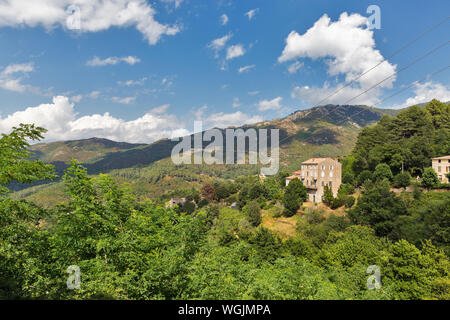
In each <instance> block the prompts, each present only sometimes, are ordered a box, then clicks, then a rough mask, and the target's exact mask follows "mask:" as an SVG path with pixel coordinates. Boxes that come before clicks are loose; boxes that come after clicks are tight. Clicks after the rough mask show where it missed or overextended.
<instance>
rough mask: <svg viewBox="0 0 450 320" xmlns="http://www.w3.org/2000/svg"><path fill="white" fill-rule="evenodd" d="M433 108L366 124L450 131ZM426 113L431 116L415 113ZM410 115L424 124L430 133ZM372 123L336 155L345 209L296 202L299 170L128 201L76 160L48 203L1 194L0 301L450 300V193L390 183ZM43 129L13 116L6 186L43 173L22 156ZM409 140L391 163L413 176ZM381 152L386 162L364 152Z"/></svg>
mask: <svg viewBox="0 0 450 320" xmlns="http://www.w3.org/2000/svg"><path fill="white" fill-rule="evenodd" d="M442 108H443V107H442V106H441V105H440V104H437V103H436V102H434V103H433V104H432V106H431V107H429V106H427V107H426V108H425V111H423V110H422V109H417V108H413V111H411V112H412V113H411V114H409V113H408V114H406V115H405V114H402V113H400V114H399V118H400V119H403V120H401V121H403V122H401V123H403V124H399V123H398V120H396V118H392V119H386V118H383V119H382V120H381V121H380V123H379V124H378V125H376V126H375V127H373V128H371V129H370V130H379V131H375V132H378V133H379V134H381V133H383V134H390V133H389V132H387V131H385V132H383V130H384V129H383V128H382V127H383V126H384V125H387V123H391V124H392V123H397V125H396V130H397V131H398V132H401V133H402V135H403V137H404V138H402V139H410V138H412V139H413V140H414V139H419V140H420V139H431V140H433V139H438V138H437V137H438V136H442V135H445V134H446V132H447V131H446V130H448V127H447V125H448V122H445V121H443V120H442V119H441V118H442ZM404 112H406V111H404ZM421 112H426V113H429V114H428V115H427V116H426V117H425V118H424V119H420V120H418V118H420V117H422V116H423V114H422V113H421ZM416 113H417V114H416ZM427 117H428V118H429V119H428V118H427ZM410 118H411V119H414V121H415V120H417V121H419V122H420V123H422V122H423V125H424V126H425V127H426V128H427V130H428V129H430V130H431V131H433V132H434V133H433V134H432V137H429V136H428V135H429V133H427V132H426V130H422V129H421V126H420V123H419V125H415V124H414V123H412V122H411V121H413V120H408V119H410ZM427 119H428V120H427ZM403 125H408V126H412V127H414V128H415V129H414V128H412V129H411V130H410V131H408V130H405V129H404V128H403ZM374 128H378V129H374ZM433 128H434V129H433ZM391 129H392V128H391ZM35 130H37V131H35ZM370 130H369V131H367V132H366V133H364V134H361V136H360V139H359V140H358V145H357V147H356V149H355V152H354V153H353V154H352V155H351V156H349V157H347V158H346V159H344V160H343V168H344V169H343V170H344V173H345V172H346V179H345V180H346V181H345V183H344V184H342V185H341V188H340V189H339V192H338V194H337V196H336V197H334V196H333V195H332V194H331V195H330V192H327V196H326V199H325V200H326V202H327V203H328V205H330V206H332V207H343V206H344V205H345V207H343V208H344V209H342V208H341V209H340V210H345V213H347V214H344V215H334V214H332V213H330V212H328V211H327V212H324V211H321V210H319V209H317V208H306V207H303V206H302V203H303V201H304V200H306V195H307V194H306V188H305V187H304V186H303V185H302V183H301V181H300V180H298V179H296V180H293V181H291V183H290V184H289V185H288V186H287V187H286V186H285V178H286V176H287V174H286V173H285V172H280V173H279V174H278V175H277V176H274V177H267V178H265V179H261V178H260V177H259V176H245V177H240V178H238V179H235V180H234V181H229V180H217V181H210V182H207V183H204V184H203V185H202V186H200V187H198V188H196V187H192V188H191V189H189V190H185V192H184V193H183V196H184V197H185V200H186V202H185V203H184V204H183V205H181V206H175V207H174V208H169V207H166V206H165V203H164V202H154V201H150V200H142V199H140V198H136V197H135V195H134V194H133V192H131V190H130V188H129V186H127V185H121V184H118V183H117V181H116V180H115V179H113V178H112V177H110V176H107V175H98V176H89V175H88V174H87V172H86V169H85V168H84V167H83V166H82V165H80V164H79V163H78V162H76V161H72V162H71V164H70V167H69V168H68V169H67V170H66V173H65V175H64V179H63V181H64V186H65V193H66V197H67V199H68V201H66V202H64V203H61V204H59V205H58V206H57V207H55V208H53V209H44V208H42V207H39V206H38V205H36V204H34V203H32V202H27V201H24V200H14V199H12V198H9V197H8V196H7V195H6V194H3V195H1V196H0V271H1V272H0V298H2V299H17V298H21V299H35V298H39V299H444V300H448V299H450V262H449V259H448V255H449V254H450V246H449V243H450V225H449V223H450V193H449V192H437V191H432V190H430V191H427V190H426V189H423V188H421V186H420V185H419V184H415V185H414V189H413V191H412V192H411V191H406V190H403V191H402V192H401V193H394V192H392V191H391V184H396V185H398V187H402V188H405V187H407V186H408V185H409V182H410V177H409V175H407V174H404V173H405V172H404V173H403V174H402V176H399V175H400V174H401V168H399V167H398V161H400V158H399V157H398V156H395V154H393V155H392V156H387V155H383V152H385V151H386V152H387V150H389V148H388V147H387V146H386V144H388V143H389V141H390V140H389V139H384V140H382V141H381V140H380V141H379V142H376V143H375V142H374V141H373V140H372V139H375V138H376V137H377V135H376V134H372V133H370V132H371V131H370ZM442 130H444V131H442ZM42 132H43V131H42V130H41V129H39V128H38V129H36V128H34V127H32V126H22V127H21V128H20V129H16V131H13V134H12V135H11V136H9V135H3V138H2V139H1V140H0V142H1V143H2V146H5V148H3V147H2V148H0V165H1V168H2V171H1V173H0V178H1V179H2V180H0V185H1V186H2V188H3V189H2V190H4V191H6V190H7V189H6V188H7V184H8V183H9V182H11V181H14V180H18V181H31V180H34V179H46V178H49V177H50V176H51V175H52V174H51V171H50V169H51V168H50V167H48V166H45V165H44V164H42V163H40V162H37V161H34V160H30V159H29V155H28V154H26V153H24V152H25V151H24V150H25V149H26V142H25V141H26V139H39V138H40V137H41V136H40V134H41V133H42ZM418 133H420V135H418ZM417 135H418V136H417ZM369 137H370V138H369ZM447 137H448V136H447ZM420 141H422V140H420ZM433 141H437V140H433ZM366 143H367V144H366ZM418 143H419V142H418V141H416V142H411V141H409V140H408V141H406V140H405V141H403V143H398V144H396V145H397V146H398V147H400V151H399V152H400V153H399V154H400V155H401V156H402V158H401V159H402V160H401V161H400V165H401V162H402V161H403V165H404V169H405V171H408V172H411V173H412V174H414V173H415V170H416V169H417V168H422V167H423V166H425V167H427V166H429V163H428V162H427V161H425V160H424V159H422V160H420V159H421V156H419V157H418V158H416V156H414V157H412V158H408V157H409V156H410V153H409V151H408V150H409V149H407V148H408V147H405V146H416V147H417V148H419V146H418V145H417V144H418ZM420 143H421V142H420ZM362 145H365V146H366V147H367V148H368V149H367V150H366V153H362V152H360V151H359V150H360V149H359V148H361V146H362ZM421 147H423V148H425V149H426V148H428V147H427V146H421ZM380 148H381V150H382V154H381V155H382V156H381V158H379V157H378V156H379V155H380V154H379V153H378V151H373V149H380ZM402 148H403V149H402ZM439 148H441V149H440V151H439V150H438V149H439ZM439 148H438V147H437V146H434V145H432V146H431V149H432V151H430V152H431V154H433V155H441V153H440V152H443V150H442V146H441V147H439ZM431 149H430V150H431ZM402 152H404V153H402ZM363 155H364V156H363ZM404 155H406V156H408V157H405V158H403V156H404ZM366 156H367V157H366ZM422 156H424V154H422ZM375 159H378V160H379V159H382V160H381V161H380V163H383V164H385V165H380V164H379V163H375V162H374V161H375ZM393 159H396V160H395V161H397V162H395V161H393ZM364 161H365V162H364ZM408 161H412V163H413V164H411V163H410V162H408ZM417 161H419V162H420V161H422V164H423V166H422V167H421V166H420V165H419V164H418V163H416V162H417ZM372 162H373V163H372ZM394 163H395V165H394ZM360 164H363V165H362V167H360V168H359V169H358V166H359V165H360ZM13 167H14V168H15V169H14V171H8V170H6V169H4V168H13ZM415 168H416V169H415ZM355 169H358V170H355ZM416 171H417V170H416ZM419 171H420V170H419ZM8 172H9V173H8ZM11 172H17V173H20V174H18V175H12V174H11ZM425 172H426V171H425ZM424 175H425V173H424ZM423 178H424V180H423V181H427V179H425V178H426V175H425V177H423ZM423 183H426V182H423ZM355 184H356V185H358V184H359V192H358V196H357V200H356V198H355V197H356V193H354V192H355V188H354V187H355ZM430 189H431V188H430ZM352 194H355V197H354V196H353V195H352ZM231 204H235V205H236V206H232V207H230V206H231ZM340 212H343V211H340ZM283 213H284V215H285V216H282V214H283ZM277 219H280V221H281V222H282V223H286V224H287V223H289V222H292V221H295V222H296V224H295V230H294V232H293V233H292V234H290V236H288V237H287V236H281V235H280V234H279V233H278V232H275V231H273V230H272V229H270V228H269V227H268V226H270V224H269V223H267V222H268V221H275V220H277ZM374 265H375V266H377V267H378V268H379V270H380V272H381V288H380V289H378V290H369V289H368V287H367V281H368V277H369V275H370V274H368V271H367V270H368V267H369V266H374ZM70 266H77V267H79V270H80V272H81V278H80V280H81V282H80V286H79V288H75V289H73V290H72V289H69V288H68V286H67V283H68V279H70V278H69V276H70V275H71V274H70V273H68V272H67V270H68V268H69V267H70Z"/></svg>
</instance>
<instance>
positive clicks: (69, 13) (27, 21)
mask: <svg viewBox="0 0 450 320" xmlns="http://www.w3.org/2000/svg"><path fill="white" fill-rule="evenodd" d="M178 2H179V0H178ZM68 9H70V10H68ZM155 14H156V11H155V10H154V9H153V7H152V6H151V5H150V4H149V3H148V2H147V1H146V0H114V1H103V0H33V1H32V4H31V1H29V0H3V1H1V2H0V27H22V26H28V27H36V26H43V27H45V28H46V29H49V30H50V29H53V28H55V27H58V26H60V27H62V28H64V29H74V25H72V24H73V23H75V26H76V30H74V31H77V32H98V31H103V30H107V29H109V28H112V27H129V26H135V27H136V29H137V30H138V31H139V32H140V33H142V35H143V36H144V38H145V39H146V40H147V41H148V43H149V44H151V45H154V44H156V43H157V42H158V41H159V40H160V39H161V37H162V36H163V35H175V34H177V33H178V32H179V31H180V28H179V26H177V25H172V26H170V25H167V24H161V23H159V22H158V21H156V20H155ZM78 22H79V23H78Z"/></svg>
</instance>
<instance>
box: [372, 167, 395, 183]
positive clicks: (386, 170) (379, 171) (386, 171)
mask: <svg viewBox="0 0 450 320" xmlns="http://www.w3.org/2000/svg"><path fill="white" fill-rule="evenodd" d="M373 178H374V180H375V181H378V180H382V179H385V178H386V179H388V180H389V181H392V179H393V176H392V171H391V168H390V167H389V165H387V164H386V163H380V164H378V165H377V166H376V167H375V171H374V173H373Z"/></svg>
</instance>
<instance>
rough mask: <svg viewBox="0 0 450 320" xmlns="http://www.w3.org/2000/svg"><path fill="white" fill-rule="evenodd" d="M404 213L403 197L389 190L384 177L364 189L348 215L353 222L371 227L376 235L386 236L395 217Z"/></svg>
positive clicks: (405, 212) (391, 227) (405, 209)
mask: <svg viewBox="0 0 450 320" xmlns="http://www.w3.org/2000/svg"><path fill="white" fill-rule="evenodd" d="M406 214H407V208H406V205H405V203H404V201H403V199H402V198H400V197H397V196H396V195H395V193H394V192H391V191H390V186H389V181H388V180H387V179H385V180H382V181H380V182H379V183H377V184H376V185H374V186H371V187H370V188H368V189H367V190H365V191H364V193H363V195H362V197H360V198H359V199H358V203H357V204H356V206H355V207H354V208H353V209H351V210H350V212H349V214H348V215H349V217H350V219H351V220H352V221H353V222H354V223H357V224H363V225H367V226H370V227H372V228H373V229H374V230H375V232H376V234H377V235H378V236H388V235H390V234H391V233H392V231H393V229H394V224H395V220H396V218H397V217H398V216H400V215H406Z"/></svg>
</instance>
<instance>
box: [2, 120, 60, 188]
mask: <svg viewBox="0 0 450 320" xmlns="http://www.w3.org/2000/svg"><path fill="white" fill-rule="evenodd" d="M45 132H46V130H45V129H44V128H41V127H36V126H34V125H33V124H20V126H19V127H14V128H13V129H12V131H11V133H9V134H4V133H3V134H2V137H1V138H0V169H1V170H0V194H2V193H6V192H8V189H7V187H6V186H7V185H8V184H10V183H11V182H14V181H15V182H20V183H31V182H33V181H36V180H45V179H52V178H54V177H55V175H54V172H53V166H52V165H46V164H44V163H43V162H42V161H40V160H31V159H32V158H33V156H34V153H32V152H30V151H29V150H28V148H29V147H30V144H29V143H28V142H27V141H28V140H33V141H39V140H41V139H43V134H44V133H45Z"/></svg>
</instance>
